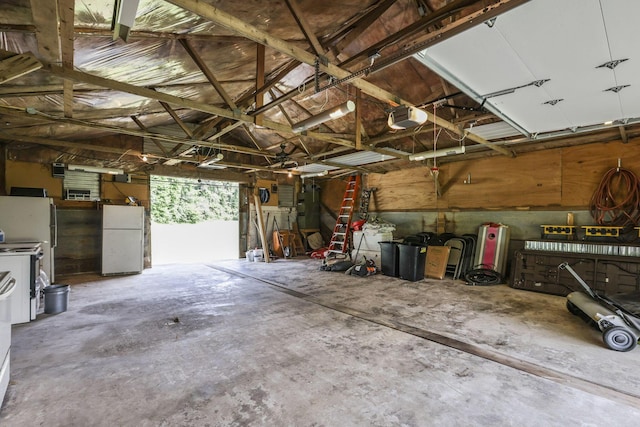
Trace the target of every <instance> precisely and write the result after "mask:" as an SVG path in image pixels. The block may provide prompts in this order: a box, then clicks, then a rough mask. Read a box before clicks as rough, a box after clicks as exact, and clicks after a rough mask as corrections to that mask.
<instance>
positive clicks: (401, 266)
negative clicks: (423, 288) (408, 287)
mask: <svg viewBox="0 0 640 427" xmlns="http://www.w3.org/2000/svg"><path fill="white" fill-rule="evenodd" d="M398 253H399V255H400V257H399V261H398V277H400V278H401V279H405V280H410V281H412V282H417V281H418V280H422V279H424V264H425V261H426V260H427V247H426V246H418V245H408V244H404V243H402V244H399V245H398Z"/></svg>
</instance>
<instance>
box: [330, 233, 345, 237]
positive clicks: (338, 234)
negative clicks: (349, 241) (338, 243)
mask: <svg viewBox="0 0 640 427" xmlns="http://www.w3.org/2000/svg"><path fill="white" fill-rule="evenodd" d="M333 235H334V236H346V235H347V233H333Z"/></svg>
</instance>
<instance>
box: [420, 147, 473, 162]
mask: <svg viewBox="0 0 640 427" xmlns="http://www.w3.org/2000/svg"><path fill="white" fill-rule="evenodd" d="M465 151H466V150H465V148H464V145H460V146H458V147H451V148H441V149H439V150H434V151H424V152H422V153H416V154H411V155H410V156H409V160H411V161H419V160H424V159H434V158H436V157H443V156H452V155H454V154H464V153H465Z"/></svg>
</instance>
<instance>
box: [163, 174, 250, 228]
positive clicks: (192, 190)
mask: <svg viewBox="0 0 640 427" xmlns="http://www.w3.org/2000/svg"><path fill="white" fill-rule="evenodd" d="M151 220H152V221H154V222H156V223H159V224H196V223H199V222H204V221H208V220H223V221H234V220H238V184H234V183H229V182H219V181H204V180H202V181H201V182H198V181H196V180H195V179H185V178H173V177H166V176H151Z"/></svg>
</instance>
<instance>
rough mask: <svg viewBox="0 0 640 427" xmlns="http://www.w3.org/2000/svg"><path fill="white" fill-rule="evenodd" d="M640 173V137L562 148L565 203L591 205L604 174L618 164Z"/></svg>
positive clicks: (568, 204) (569, 204)
mask: <svg viewBox="0 0 640 427" xmlns="http://www.w3.org/2000/svg"><path fill="white" fill-rule="evenodd" d="M618 159H620V162H621V166H622V167H623V168H626V169H630V170H631V171H633V172H634V173H635V174H636V175H640V167H638V165H640V141H639V140H638V139H636V140H631V141H629V143H628V144H623V143H622V142H610V143H608V144H589V145H581V146H577V147H569V148H564V149H562V165H563V172H562V205H563V206H585V207H586V206H588V205H589V200H590V199H591V196H592V195H593V193H594V192H595V190H596V189H597V188H598V184H599V183H600V180H601V179H602V176H603V175H604V174H605V173H606V172H607V171H608V170H609V169H611V168H615V167H617V165H618Z"/></svg>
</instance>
